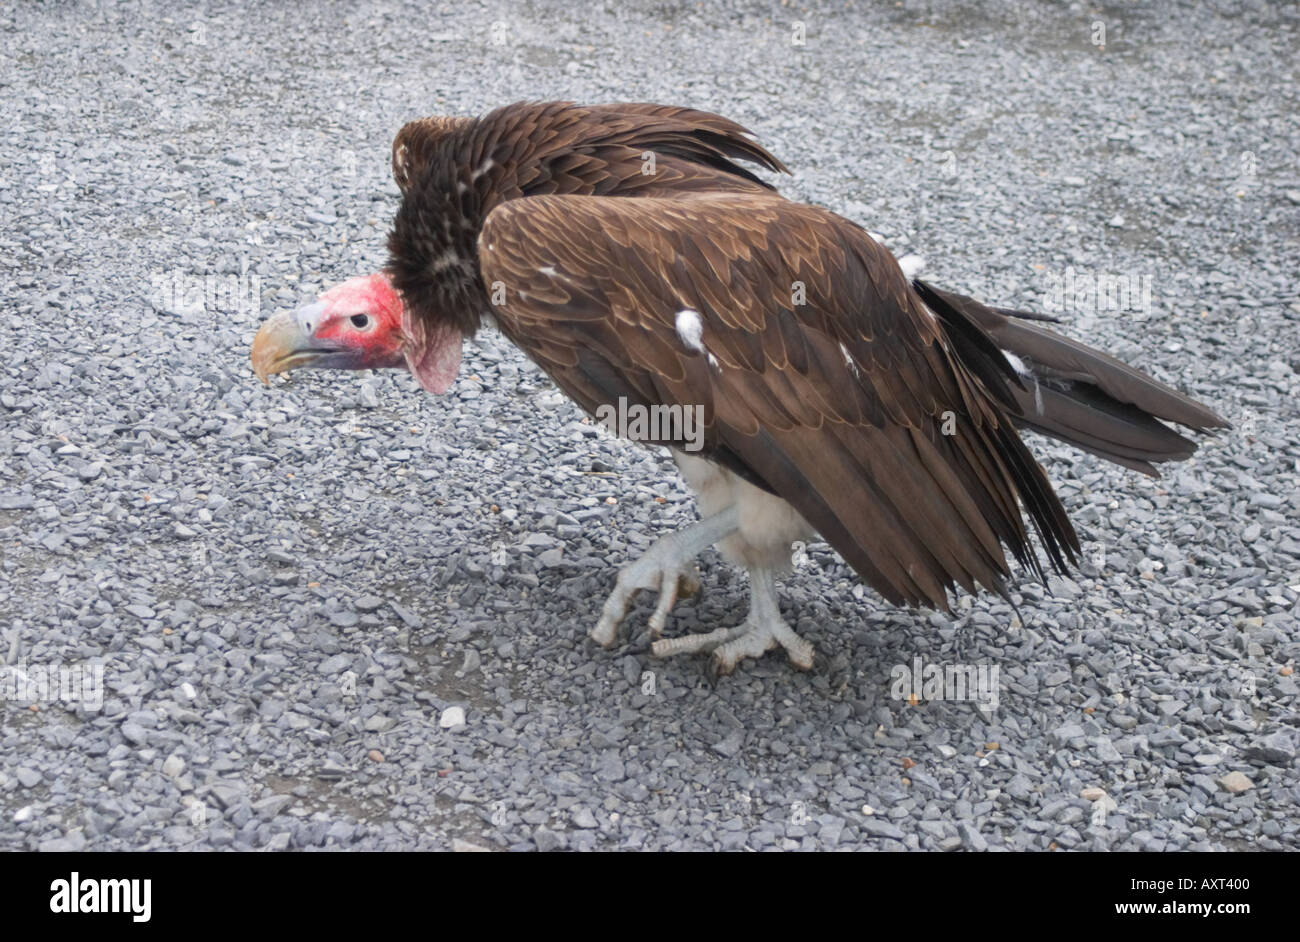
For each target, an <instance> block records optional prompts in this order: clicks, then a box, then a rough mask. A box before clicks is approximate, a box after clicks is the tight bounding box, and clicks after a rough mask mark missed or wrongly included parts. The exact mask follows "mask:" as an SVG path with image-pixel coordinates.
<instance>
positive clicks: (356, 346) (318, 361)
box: [251, 274, 406, 383]
mask: <svg viewBox="0 0 1300 942" xmlns="http://www.w3.org/2000/svg"><path fill="white" fill-rule="evenodd" d="M405 346H406V344H405V342H404V336H403V333H402V299H401V297H400V296H399V295H398V293H397V291H396V289H394V288H393V284H392V282H391V281H390V280H389V279H388V277H387V276H386V275H383V274H375V275H365V276H362V277H360V278H353V279H351V280H350V281H345V282H343V284H341V285H336V286H335V287H333V288H331V289H330V290H329V291H326V292H325V293H324V294H322V295H321V296H320V297H319V298H317V299H316V300H315V301H314V302H312V303H311V304H308V305H306V306H305V307H300V308H299V309H298V310H296V311H283V312H281V313H279V314H276V315H275V316H274V317H272V318H271V319H269V320H268V321H266V323H264V324H263V325H262V327H261V329H260V330H258V332H257V337H256V338H255V339H254V340H253V349H252V354H251V357H252V360H253V369H254V371H255V372H256V373H257V375H258V378H259V379H261V380H262V382H264V383H265V382H269V380H270V377H271V376H272V375H273V374H275V373H285V372H288V371H289V370H299V369H309V368H316V369H341V370H365V369H382V368H385V367H400V366H405V365H406V356H405V352H404V350H405Z"/></svg>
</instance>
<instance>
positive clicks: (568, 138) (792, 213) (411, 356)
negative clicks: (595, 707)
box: [251, 102, 1227, 674]
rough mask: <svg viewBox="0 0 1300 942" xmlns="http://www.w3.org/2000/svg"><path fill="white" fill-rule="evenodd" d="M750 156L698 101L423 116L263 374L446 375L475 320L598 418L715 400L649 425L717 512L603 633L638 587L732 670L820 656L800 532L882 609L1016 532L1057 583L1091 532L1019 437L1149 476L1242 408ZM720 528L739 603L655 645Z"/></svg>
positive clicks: (1003, 586)
mask: <svg viewBox="0 0 1300 942" xmlns="http://www.w3.org/2000/svg"><path fill="white" fill-rule="evenodd" d="M744 164H749V165H752V166H754V167H756V168H762V169H764V170H767V171H772V172H788V171H787V169H786V167H785V165H784V164H783V163H782V162H781V161H780V160H778V159H777V158H776V157H775V156H773V155H772V154H771V153H769V152H768V150H767V149H765V148H764V147H762V146H761V145H760V144H758V143H757V142H756V141H755V140H754V138H753V136H752V135H751V134H750V132H749V131H747V130H746V129H745V128H743V127H741V126H740V125H738V124H736V123H734V122H732V121H730V120H728V119H726V118H723V117H720V116H718V115H715V114H709V113H706V112H702V111H696V110H692V109H689V108H678V107H671V106H664V105H655V104H645V103H635V104H604V105H578V104H574V103H572V102H540V103H539V102H528V103H519V104H513V105H508V106H506V107H503V108H499V109H497V110H495V111H492V112H490V113H488V114H487V115H485V116H483V117H479V118H470V117H434V118H424V119H421V120H417V121H412V122H411V123H409V124H407V125H405V126H404V127H403V128H402V129H401V130H400V131H399V132H398V134H397V137H396V139H395V140H394V141H393V149H392V170H393V177H394V179H395V181H396V183H397V186H398V188H399V189H400V191H401V203H400V205H399V207H398V209H397V214H396V217H395V218H394V220H393V225H392V229H391V232H390V234H389V236H388V260H387V264H386V266H385V267H384V269H383V270H382V271H380V272H377V273H375V274H370V275H364V276H361V277H357V278H353V279H352V280H350V281H346V282H344V283H343V284H340V285H338V286H336V287H334V288H332V289H330V290H328V291H326V292H325V293H324V294H322V295H321V296H320V297H319V298H318V299H317V300H316V301H315V302H313V303H311V304H308V305H306V306H305V307H302V308H301V309H299V310H297V311H295V312H289V311H284V312H281V313H279V314H276V315H275V316H273V317H272V318H270V319H269V320H267V321H266V322H265V323H264V324H263V325H262V326H261V328H260V329H259V331H258V333H257V336H256V338H255V340H254V343H253V347H252V351H251V357H252V362H253V367H254V370H255V371H256V373H257V375H258V376H259V378H261V379H262V381H263V382H267V381H268V377H269V376H271V375H272V374H275V373H280V372H284V371H286V370H291V369H297V368H306V367H331V368H335V369H374V368H388V367H392V368H400V369H406V370H409V371H410V372H411V374H412V375H413V376H414V377H415V379H416V380H417V381H418V382H419V384H420V385H421V386H423V387H424V388H425V389H426V390H428V391H430V392H433V393H442V392H445V391H446V390H447V389H448V388H449V387H450V386H451V385H452V383H453V381H454V380H455V378H456V373H457V370H458V368H459V365H460V361H461V346H462V343H463V342H464V341H465V339H466V338H469V337H472V336H474V334H475V332H476V331H478V330H479V329H480V328H481V327H483V326H484V325H495V326H496V327H497V329H499V330H500V332H501V333H502V334H504V335H505V336H506V337H507V338H509V339H510V340H511V341H512V342H513V343H514V344H515V345H517V346H518V347H519V348H520V349H521V350H522V351H523V352H524V353H525V354H527V355H528V356H529V357H530V358H531V359H532V360H533V361H534V362H535V363H536V364H537V365H538V366H540V367H541V369H542V370H544V371H545V372H546V373H547V375H548V376H549V377H550V378H551V380H552V381H554V383H555V384H556V385H557V386H558V387H559V388H560V389H561V390H563V391H564V393H566V394H567V395H568V396H569V397H570V398H571V399H573V400H574V401H575V402H576V403H577V404H578V405H579V406H581V407H582V408H583V409H584V410H586V412H588V413H589V414H591V415H593V416H602V415H603V416H608V415H609V413H608V411H602V410H609V409H612V408H615V407H617V408H619V409H622V410H625V411H624V412H623V413H621V414H628V413H630V412H631V410H638V409H639V410H643V414H651V413H652V410H654V409H655V408H663V407H683V408H690V409H693V410H697V411H696V412H695V413H693V414H695V415H698V416H699V417H700V419H701V423H700V427H699V429H698V430H697V434H695V435H693V436H691V438H690V439H688V438H687V436H686V430H685V429H684V428H682V427H681V425H680V424H678V423H672V422H665V423H661V424H659V425H658V426H652V429H653V434H647V435H645V436H643V437H642V440H643V441H644V442H645V443H647V444H650V445H654V446H666V447H668V448H669V449H671V451H672V454H673V457H674V459H675V461H676V463H677V466H678V467H679V468H680V470H681V473H682V476H683V478H684V479H685V480H686V482H687V483H688V484H689V485H690V486H691V488H692V489H693V490H694V491H695V493H696V495H697V497H698V503H699V508H700V520H699V521H698V522H696V523H694V524H692V525H691V526H688V527H685V528H684V529H682V530H679V531H677V532H675V533H671V534H668V535H665V536H663V537H661V538H660V539H659V540H658V541H657V542H655V543H654V544H653V545H652V546H651V547H650V549H649V550H648V551H647V552H646V553H645V555H644V556H642V557H641V558H640V559H638V560H637V561H636V562H633V563H631V564H630V565H628V566H627V567H626V568H624V569H623V570H621V571H620V572H619V574H618V577H617V580H616V583H615V585H614V588H613V591H612V592H611V594H610V595H609V597H608V600H607V601H606V602H605V603H604V608H603V611H602V612H601V614H600V617H599V620H598V621H597V622H596V624H595V627H594V628H592V630H591V632H590V634H591V637H592V638H593V639H594V640H596V641H597V642H599V643H600V644H602V645H605V646H609V645H611V644H613V643H614V641H615V638H616V635H617V631H618V628H619V625H620V623H621V622H622V621H623V619H624V616H625V614H626V612H627V611H628V608H629V604H630V602H631V600H632V598H633V596H634V595H635V594H636V593H637V592H638V591H639V590H641V589H646V590H649V591H651V592H652V593H657V594H658V601H657V604H656V606H655V609H654V611H653V613H652V614H651V616H650V621H649V625H650V629H651V632H652V636H653V638H654V639H655V640H654V642H653V645H652V651H653V653H654V654H655V655H658V656H667V655H672V654H678V653H683V652H703V653H707V654H708V655H709V657H710V661H709V666H710V668H711V669H712V670H713V671H714V672H716V673H717V674H726V673H730V672H731V671H732V670H734V669H735V667H736V665H737V663H738V662H740V661H741V660H742V659H744V658H748V657H759V656H761V655H762V654H764V653H765V652H767V651H769V650H772V649H774V648H776V647H777V646H780V647H781V648H783V649H784V650H785V652H786V654H787V655H788V657H789V660H790V661H791V662H792V663H793V664H794V665H795V666H797V667H799V668H802V669H808V668H810V667H811V666H812V664H813V655H814V650H813V647H812V645H811V644H810V643H809V642H808V641H807V640H805V639H804V638H801V637H800V636H799V635H797V634H796V633H795V632H794V631H793V630H792V629H791V628H790V626H789V625H787V624H786V623H785V622H784V621H783V620H782V617H781V612H780V605H779V602H778V598H777V592H776V579H777V577H778V576H780V575H782V574H783V573H784V572H785V571H786V570H787V569H788V568H789V566H790V563H791V548H792V545H793V544H794V542H795V541H800V540H808V539H811V538H814V537H815V536H816V535H820V537H821V538H822V539H824V540H825V541H827V542H828V543H829V544H830V545H831V546H832V547H834V549H835V550H836V551H838V552H839V554H840V555H841V556H842V557H843V558H844V560H845V561H846V562H847V563H848V564H849V565H850V566H852V567H853V569H854V570H855V571H856V572H857V573H858V575H859V576H860V577H861V578H862V580H863V581H864V582H866V583H867V584H868V585H869V586H871V587H872V588H873V589H874V590H875V591H876V592H878V593H879V594H880V595H881V596H882V597H883V598H885V599H887V600H888V601H889V602H891V603H894V604H897V605H908V606H926V607H931V608H934V609H938V610H942V611H948V610H949V605H950V593H954V592H955V591H956V588H957V587H958V586H960V587H961V588H963V589H965V590H966V591H968V592H972V593H973V592H976V591H978V589H979V588H980V587H983V588H984V589H986V590H989V591H993V592H997V593H1000V594H1002V595H1003V596H1004V597H1006V596H1007V593H1008V589H1007V584H1008V579H1009V577H1010V575H1011V570H1010V565H1009V562H1008V551H1009V553H1010V556H1011V557H1014V558H1015V559H1016V560H1017V561H1018V563H1019V565H1020V566H1021V567H1022V568H1024V569H1026V570H1029V571H1031V572H1032V573H1034V574H1036V575H1037V577H1039V578H1042V577H1043V576H1044V563H1043V560H1042V559H1041V558H1040V551H1041V553H1042V554H1043V555H1044V556H1045V557H1046V563H1047V566H1049V567H1050V568H1052V569H1053V570H1055V571H1058V572H1065V571H1067V567H1068V566H1069V565H1070V564H1072V563H1074V562H1077V558H1078V554H1079V552H1080V548H1079V540H1078V537H1077V536H1076V534H1075V531H1074V529H1073V527H1072V526H1071V524H1070V520H1069V518H1068V517H1067V515H1066V511H1065V508H1064V507H1063V506H1062V504H1061V501H1060V500H1059V499H1058V497H1057V495H1056V494H1055V492H1054V491H1053V489H1052V485H1051V484H1050V483H1049V481H1048V479H1047V476H1046V474H1045V473H1044V471H1043V469H1042V468H1041V467H1040V465H1039V464H1038V462H1037V461H1036V460H1035V459H1034V457H1033V455H1032V454H1030V452H1029V450H1028V449H1027V448H1026V446H1025V444H1024V442H1023V440H1022V439H1021V437H1020V434H1019V432H1020V430H1022V429H1032V430H1034V431H1036V432H1039V433H1041V434H1043V435H1047V436H1050V437H1052V438H1056V439H1059V440H1061V441H1063V442H1067V443H1069V444H1071V445H1074V446H1076V447H1078V448H1081V449H1083V450H1085V451H1088V452H1091V453H1093V454H1095V455H1099V456H1101V457H1102V458H1105V459H1107V460H1109V461H1113V462H1115V463H1117V464H1120V465H1123V466H1124V467H1127V468H1132V469H1134V470H1137V471H1140V472H1143V473H1146V474H1149V475H1153V476H1158V475H1157V472H1156V469H1155V465H1156V464H1158V463H1160V462H1164V461H1177V460H1180V459H1184V458H1187V457H1188V456H1190V455H1191V454H1192V453H1193V451H1194V450H1195V448H1196V445H1195V444H1194V443H1193V442H1192V441H1191V440H1189V439H1188V438H1186V437H1184V435H1182V434H1180V433H1179V432H1178V431H1175V430H1174V429H1173V428H1171V427H1170V425H1168V424H1165V423H1166V422H1168V423H1177V424H1178V425H1182V426H1185V427H1186V428H1188V429H1192V430H1197V431H1206V430H1210V429H1216V428H1222V427H1225V426H1226V425H1227V423H1226V422H1224V420H1223V419H1221V418H1220V417H1219V416H1217V415H1216V414H1215V413H1214V412H1212V411H1211V410H1210V409H1208V408H1206V407H1205V406H1203V405H1201V404H1199V403H1197V402H1195V401H1193V400H1192V399H1190V398H1188V397H1187V396H1185V395H1183V394H1181V393H1179V392H1177V391H1176V390H1174V389H1172V388H1170V387H1169V386H1166V385H1164V384H1163V383H1160V382H1158V381H1156V380H1155V379H1153V378H1151V377H1150V376H1147V375H1145V374H1144V373H1142V372H1140V371H1139V370H1137V369H1134V368H1133V367H1131V366H1128V365H1126V364H1125V363H1122V362H1120V361H1119V360H1116V359H1115V358H1113V357H1110V356H1108V355H1107V354H1105V353H1102V352H1099V351H1097V350H1094V349H1092V348H1090V347H1088V346H1085V345H1084V344H1082V343H1078V342H1077V341H1074V340H1071V339H1068V338H1066V337H1063V336H1060V335H1059V334H1056V333H1054V332H1052V331H1051V330H1049V329H1047V328H1046V327H1044V326H1043V323H1044V321H1047V320H1050V318H1045V317H1043V316H1040V315H1034V314H1030V313H1026V312H1023V311H1015V310H1008V309H1004V308H996V307H990V306H987V305H985V304H981V303H980V302H978V301H976V300H974V299H972V298H969V297H966V296H964V295H961V294H958V293H956V292H953V291H945V290H943V289H941V288H938V287H935V286H934V285H931V284H929V283H927V282H925V281H921V280H919V279H914V278H911V277H909V276H908V275H906V274H905V273H904V271H903V269H902V268H901V267H900V265H899V263H898V262H897V261H896V260H895V258H894V257H893V255H891V253H890V252H889V251H888V250H887V249H886V248H885V247H884V246H883V245H881V244H880V242H878V241H877V240H876V239H875V238H873V237H872V235H871V234H870V233H869V232H868V231H867V230H865V229H863V228H862V227H861V226H859V225H856V224H855V223H853V222H851V221H849V220H847V219H845V218H843V217H841V216H838V215H836V214H835V213H833V212H830V211H829V210H826V209H823V208H820V207H817V206H810V205H805V204H801V203H797V202H793V201H791V200H787V199H785V198H784V197H782V196H781V195H779V194H778V193H777V191H776V190H775V188H774V187H773V186H772V185H770V184H769V183H768V182H766V181H764V180H763V179H761V178H760V177H759V176H757V175H756V174H755V173H754V172H752V171H751V169H749V168H747V167H746V166H744ZM1031 530H1032V531H1033V534H1034V535H1033V536H1031V533H1030V531H1031ZM713 545H716V546H717V547H718V549H719V551H720V552H721V553H722V554H723V556H724V557H725V558H727V559H728V560H730V561H731V562H733V563H736V564H738V565H740V566H743V567H744V568H745V569H746V570H747V572H748V576H749V594H750V600H749V601H750V606H749V613H748V616H747V617H746V619H745V621H744V623H743V624H741V625H739V626H736V627H724V628H719V629H717V630H714V631H709V632H702V633H698V634H691V635H688V636H684V637H673V638H665V637H660V635H661V633H662V631H663V628H664V625H665V622H666V620H667V617H668V614H669V612H670V610H671V608H672V606H673V604H674V603H675V601H676V600H677V598H678V595H679V594H681V593H685V592H687V591H692V590H693V589H694V588H695V585H694V580H693V578H692V574H693V572H694V565H693V560H694V558H695V557H696V556H697V555H698V554H699V553H701V552H702V551H703V550H704V549H706V548H707V547H709V546H713Z"/></svg>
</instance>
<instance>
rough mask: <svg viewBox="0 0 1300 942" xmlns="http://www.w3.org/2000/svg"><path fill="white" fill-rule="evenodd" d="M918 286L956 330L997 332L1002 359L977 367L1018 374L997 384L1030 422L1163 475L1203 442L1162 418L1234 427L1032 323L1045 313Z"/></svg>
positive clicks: (1023, 421)
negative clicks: (1161, 467)
mask: <svg viewBox="0 0 1300 942" xmlns="http://www.w3.org/2000/svg"><path fill="white" fill-rule="evenodd" d="M913 286H914V287H915V288H916V290H917V292H918V293H919V294H920V295H921V298H922V299H923V300H924V301H925V302H926V304H927V305H928V306H929V307H930V309H931V310H932V311H934V313H935V315H936V316H937V317H939V319H940V320H941V321H942V322H943V323H944V324H945V326H946V327H948V328H949V330H950V332H955V333H956V334H959V335H963V336H968V335H969V334H970V332H971V330H972V328H973V327H974V328H978V330H979V331H980V332H982V333H984V334H986V335H987V336H988V337H989V338H990V339H991V341H992V345H994V346H996V347H997V349H998V351H999V353H998V354H997V355H996V360H997V361H1001V362H995V363H985V364H983V365H982V369H981V370H979V371H977V372H979V373H988V372H990V371H991V370H993V369H995V368H996V369H997V371H998V372H999V373H1000V374H1001V375H1003V376H1008V377H1009V378H1010V379H1012V380H1014V381H1013V382H1009V383H1000V385H1001V386H1002V387H1003V389H999V390H996V392H998V393H1003V390H1005V392H1006V393H1009V394H1010V396H1011V398H1012V399H1013V400H1014V406H1013V407H1012V408H1011V410H1010V411H1011V413H1012V417H1013V419H1014V420H1015V421H1016V422H1017V424H1018V425H1020V426H1022V427H1026V428H1031V429H1034V430H1035V431H1038V432H1042V433H1043V434H1045V435H1048V436H1051V437H1052V438H1056V439H1059V440H1060V441H1063V442H1066V443H1068V444H1071V445H1074V446H1076V447H1078V448H1081V449H1083V450H1085V451H1089V452H1091V453H1093V454H1095V455H1098V456H1099V457H1102V458H1105V459H1106V460H1108V461H1113V462H1115V463H1116V464H1119V465H1122V466H1124V467H1126V468H1132V469H1133V470H1135V471H1141V472H1142V473H1143V474H1149V475H1151V476H1153V477H1159V472H1157V471H1156V469H1155V467H1154V465H1155V464H1157V463H1159V462H1164V461H1181V460H1183V459H1184V458H1188V457H1190V456H1191V455H1192V453H1193V452H1195V451H1196V443H1195V442H1193V441H1192V440H1190V439H1188V438H1185V437H1184V436H1182V435H1180V434H1179V433H1178V432H1176V431H1174V430H1173V429H1171V428H1169V426H1167V425H1165V424H1163V422H1162V421H1160V420H1164V421H1165V422H1176V423H1178V424H1180V425H1185V426H1187V427H1188V428H1192V429H1196V430H1198V431H1204V430H1207V429H1216V428H1227V427H1228V423H1227V422H1226V421H1224V420H1223V419H1222V418H1220V417H1219V416H1218V415H1216V414H1215V413H1214V412H1213V411H1211V410H1210V409H1208V408H1206V407H1205V406H1203V405H1201V404H1200V403H1198V402H1196V401H1194V400H1192V399H1190V398H1188V397H1187V396H1184V395H1183V394H1182V393H1180V392H1178V391H1177V390H1175V389H1173V388H1171V387H1169V386H1166V385H1165V384H1164V383H1161V382H1160V381H1159V380H1156V379H1153V378H1152V377H1150V376H1147V375H1146V374H1145V373H1143V372H1141V371H1140V370H1137V369H1134V368H1133V367H1131V366H1129V365H1128V364H1127V363H1123V362H1121V361H1120V360H1117V359H1115V358H1114V357H1112V356H1110V355H1108V354H1105V353H1102V352H1101V351H1100V350H1094V349H1093V348H1091V347H1088V346H1085V345H1084V344H1081V343H1079V342H1078V341H1076V340H1071V339H1070V338H1068V337H1063V336H1061V335H1060V334H1056V333H1053V332H1052V331H1050V330H1047V329H1046V328H1044V327H1041V326H1039V325H1038V324H1035V323H1031V322H1030V321H1031V320H1043V319H1044V318H1042V317H1040V316H1038V315H1033V314H1028V313H1026V312H1022V311H1012V310H1007V309H1003V308H991V307H988V306H987V305H984V304H981V303H980V302H978V301H976V300H974V299H972V298H968V297H966V296H965V295H960V294H956V293H954V292H951V291H942V290H940V289H938V288H934V287H932V286H931V285H928V284H926V283H924V282H921V281H916V282H913ZM963 346H964V347H966V349H974V348H972V347H971V345H970V344H963ZM981 348H982V349H981V351H980V352H984V353H986V352H987V346H985V345H981ZM986 385H988V383H987V381H986Z"/></svg>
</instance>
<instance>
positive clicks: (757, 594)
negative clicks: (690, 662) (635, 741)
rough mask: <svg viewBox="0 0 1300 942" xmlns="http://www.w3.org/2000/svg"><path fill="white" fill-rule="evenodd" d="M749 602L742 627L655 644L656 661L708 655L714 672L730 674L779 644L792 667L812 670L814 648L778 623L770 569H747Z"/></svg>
mask: <svg viewBox="0 0 1300 942" xmlns="http://www.w3.org/2000/svg"><path fill="white" fill-rule="evenodd" d="M749 598H750V605H749V617H748V618H746V619H745V623H744V624H743V625H740V626H739V627H736V628H719V629H718V630H717V631H710V632H708V633H707V634H701V635H687V636H685V637H682V638H665V639H663V640H661V641H656V642H655V643H654V644H653V645H652V646H651V650H652V651H653V652H654V654H655V655H656V656H657V657H668V656H669V655H672V654H694V653H696V652H700V651H711V652H713V670H714V672H715V673H716V674H730V673H731V672H732V671H734V670H735V669H736V665H737V664H739V663H740V662H741V661H742V660H744V659H745V658H747V657H762V656H763V655H764V654H765V653H767V652H768V651H770V650H772V649H773V648H774V647H776V646H777V645H778V644H779V645H780V646H781V647H783V648H785V653H786V654H787V655H788V656H789V658H790V663H791V664H793V665H794V666H795V667H798V668H800V669H802V670H809V669H810V668H811V667H812V666H813V646H812V645H811V644H809V643H808V642H807V641H805V640H804V639H803V638H800V637H799V636H798V635H797V634H795V633H794V629H792V628H791V627H790V626H789V625H787V624H786V623H785V622H784V621H783V620H782V619H781V605H780V603H779V602H778V601H777V595H776V578H775V576H774V575H773V573H772V570H771V569H768V568H766V567H751V568H750V569H749Z"/></svg>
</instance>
